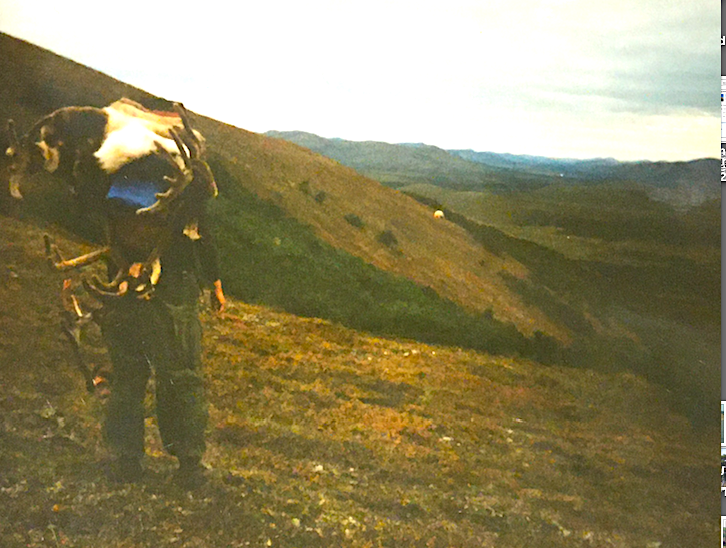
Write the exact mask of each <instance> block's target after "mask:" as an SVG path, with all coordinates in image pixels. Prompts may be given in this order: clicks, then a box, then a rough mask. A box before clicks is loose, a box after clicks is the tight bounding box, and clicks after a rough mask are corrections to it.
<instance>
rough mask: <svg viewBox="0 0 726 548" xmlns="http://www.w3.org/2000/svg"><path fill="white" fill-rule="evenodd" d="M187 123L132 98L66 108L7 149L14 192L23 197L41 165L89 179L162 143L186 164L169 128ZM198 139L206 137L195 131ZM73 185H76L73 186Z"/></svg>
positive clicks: (40, 122) (171, 114)
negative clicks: (95, 172)
mask: <svg viewBox="0 0 726 548" xmlns="http://www.w3.org/2000/svg"><path fill="white" fill-rule="evenodd" d="M182 127H183V122H182V119H181V117H180V116H179V115H178V114H176V113H174V112H159V111H151V110H148V109H146V108H144V107H143V106H142V105H140V104H139V103H136V102H135V101H132V100H131V99H127V98H122V99H119V100H118V101H116V102H114V103H112V104H110V105H109V106H107V107H104V108H101V109H99V108H95V107H78V106H71V107H64V108H61V109H58V110H56V111H54V112H53V113H51V114H49V115H48V116H45V117H44V118H42V119H41V120H39V121H38V122H36V124H35V125H34V126H33V128H32V129H31V130H30V131H29V132H28V133H27V134H26V135H25V137H24V138H23V140H22V141H17V140H15V142H14V143H13V144H11V146H10V147H9V148H8V150H7V155H8V156H9V157H10V159H11V164H12V168H11V176H10V193H11V194H12V195H13V196H14V197H16V198H20V197H22V193H21V186H22V183H23V180H24V178H25V177H27V176H29V175H30V174H32V173H33V172H34V171H37V170H38V169H39V168H41V167H42V169H43V170H45V171H46V172H49V173H59V174H61V175H63V176H66V177H68V176H70V180H71V181H74V183H75V180H76V179H78V178H80V177H81V175H80V174H79V173H78V171H79V170H84V173H83V176H84V177H86V178H87V177H88V169H93V168H97V169H100V171H101V172H102V173H103V174H106V175H109V174H113V173H115V172H116V171H118V170H119V169H120V168H121V167H123V166H124V165H126V164H128V163H130V162H133V161H135V160H137V159H139V158H142V157H144V156H147V155H149V154H154V153H155V152H156V151H157V146H160V147H162V148H164V149H166V150H167V151H169V153H170V154H171V155H172V157H173V158H174V159H175V161H176V162H177V163H178V164H179V165H180V167H183V161H182V160H181V159H180V157H179V149H178V147H177V145H176V143H175V142H174V140H173V139H172V138H171V133H170V130H171V129H174V128H176V129H180V128H182ZM194 134H195V135H196V137H197V138H198V140H199V142H200V143H204V139H203V137H202V136H201V134H199V133H198V132H197V131H196V130H195V131H194ZM74 183H72V184H74Z"/></svg>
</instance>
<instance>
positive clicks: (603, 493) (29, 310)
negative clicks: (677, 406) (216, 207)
mask: <svg viewBox="0 0 726 548" xmlns="http://www.w3.org/2000/svg"><path fill="white" fill-rule="evenodd" d="M52 235H53V236H54V238H55V239H56V241H57V242H58V244H59V245H60V246H61V248H62V249H64V250H67V251H68V252H69V253H71V252H80V251H82V250H84V249H86V248H85V247H84V246H82V245H80V244H78V243H77V242H74V241H71V240H68V239H66V238H63V237H62V235H61V234H58V233H55V232H53V233H52ZM42 250H43V245H42V231H41V230H39V229H38V228H37V227H35V226H33V225H30V224H27V223H23V222H20V221H17V220H14V219H10V218H7V217H0V264H1V265H2V268H0V278H1V283H0V329H2V333H3V340H2V341H0V363H2V364H4V366H3V367H2V368H0V409H2V415H0V416H1V417H2V419H1V420H0V470H1V471H2V473H1V474H0V545H2V546H4V547H8V548H16V547H17V548H20V547H21V546H22V547H47V546H52V547H55V546H74V547H77V548H97V547H98V546H104V547H105V548H122V547H130V546H154V547H159V548H162V547H167V546H169V547H171V546H181V547H185V548H194V547H205V548H214V547H220V548H221V547H229V546H280V547H290V548H293V547H294V548H301V547H328V546H349V547H361V548H363V547H369V546H390V547H397V548H398V547H402V548H405V547H424V546H426V547H431V546H434V547H439V546H440V547H446V546H462V547H472V548H474V547H477V548H479V547H493V548H507V547H512V546H537V547H538V548H568V547H573V548H574V547H576V548H585V547H591V546H611V547H617V548H636V547H638V548H642V547H645V546H660V547H661V548H691V547H692V548H701V547H702V546H709V545H713V544H715V543H716V542H717V538H718V520H715V519H714V516H716V515H717V514H716V512H717V508H716V507H717V504H718V495H717V494H716V478H717V476H718V473H717V472H718V469H717V466H716V464H715V463H716V461H715V459H714V456H713V447H714V446H715V443H716V439H715V436H714V437H713V439H707V437H704V436H703V435H702V434H700V433H698V434H696V433H694V431H693V430H692V428H691V426H690V425H689V424H688V423H687V421H685V420H684V419H683V418H682V417H680V416H678V415H674V414H673V413H672V412H670V411H669V410H668V399H669V396H668V394H667V392H666V391H665V390H663V389H661V388H658V387H656V386H653V385H650V384H648V383H646V382H644V381H643V380H642V379H641V378H638V377H636V376H633V375H631V374H628V373H618V374H601V373H595V372H592V371H585V370H577V369H569V368H560V367H543V366H541V365H538V364H536V363H533V362H530V361H527V360H518V359H511V358H503V357H494V356H491V355H488V354H482V353H475V352H471V351H465V350H462V349H458V348H447V347H442V346H429V345H425V344H421V343H417V342H413V341H407V340H397V339H383V338H377V337H373V336H371V335H369V334H366V333H362V332H356V331H352V330H349V329H346V328H343V327H341V326H339V325H336V324H332V323H329V322H325V321H321V320H317V319H301V318H298V317H295V316H292V315H289V314H282V313H278V312H273V311H271V310H269V309H266V308H263V307H256V306H249V305H245V304H242V303H239V302H236V301H234V300H232V301H231V302H230V307H229V311H228V313H226V314H224V315H223V316H222V317H213V316H210V315H208V314H205V315H204V318H203V320H204V325H205V338H204V348H205V359H204V360H205V371H206V374H207V390H208V397H209V400H210V403H211V421H210V426H209V432H208V436H207V438H208V442H209V443H208V451H207V454H206V457H205V461H204V462H205V465H206V466H207V467H208V468H209V471H208V473H209V476H210V482H209V484H208V485H207V486H205V487H204V488H202V489H201V490H199V491H197V492H194V493H191V494H189V493H184V492H181V491H179V490H178V489H177V488H175V487H174V485H173V484H171V483H170V475H171V473H172V471H173V469H174V462H173V459H171V458H169V457H168V456H166V455H164V454H163V453H162V452H161V449H160V442H159V439H158V433H157V431H156V428H155V419H154V417H153V411H152V410H151V409H150V410H149V418H148V419H147V427H148V428H147V432H148V440H147V447H148V449H147V456H146V458H145V466H146V468H147V473H146V477H145V479H144V481H143V482H142V483H140V484H136V485H130V486H117V485H113V484H110V483H109V482H108V481H107V480H106V479H105V476H104V471H103V470H104V466H103V463H104V459H105V458H106V456H107V455H106V453H105V450H104V448H103V444H102V441H101V436H100V426H99V423H100V421H101V419H102V416H103V402H101V401H99V400H98V399H97V398H95V397H93V396H89V395H88V394H87V393H85V391H84V388H83V383H82V381H81V379H80V376H79V375H78V374H77V373H76V371H75V370H74V369H73V366H72V364H71V362H70V359H71V354H70V351H69V348H68V347H67V346H66V343H65V342H64V341H63V339H62V337H61V335H60V333H59V331H58V327H57V326H58V321H59V313H60V309H61V305H60V302H59V300H58V296H59V295H58V293H59V289H60V276H59V275H58V274H51V273H49V272H48V271H47V267H46V265H45V261H44V258H43V251H42ZM92 335H93V334H92V333H91V334H90V335H89V337H88V344H89V346H87V347H86V348H87V352H88V355H89V357H90V359H93V360H96V361H98V360H101V361H103V360H105V359H106V358H105V356H104V353H103V351H102V350H101V349H100V348H98V346H97V345H98V341H97V337H95V336H92Z"/></svg>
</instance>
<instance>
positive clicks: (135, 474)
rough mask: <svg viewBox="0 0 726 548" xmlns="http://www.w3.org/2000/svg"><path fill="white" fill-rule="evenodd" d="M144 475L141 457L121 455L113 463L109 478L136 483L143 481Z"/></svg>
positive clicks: (116, 481) (119, 481)
mask: <svg viewBox="0 0 726 548" xmlns="http://www.w3.org/2000/svg"><path fill="white" fill-rule="evenodd" d="M143 475H144V470H143V468H141V460H140V459H137V458H133V457H119V458H117V459H116V460H115V461H113V462H112V463H111V469H110V471H109V474H108V479H109V480H110V481H112V482H113V483H136V482H137V481H141V478H142V477H143Z"/></svg>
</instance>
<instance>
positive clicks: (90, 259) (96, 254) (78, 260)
mask: <svg viewBox="0 0 726 548" xmlns="http://www.w3.org/2000/svg"><path fill="white" fill-rule="evenodd" d="M43 240H44V241H45V258H46V259H47V260H48V264H50V266H51V268H53V269H54V270H60V271H61V272H65V271H66V270H72V269H74V268H81V267H84V266H88V265H89V264H93V263H95V262H98V261H99V260H100V259H103V258H104V257H107V256H108V254H109V252H110V251H111V248H110V247H108V246H107V247H103V248H101V249H97V250H95V251H91V252H90V253H86V254H85V255H81V256H80V257H75V258H73V259H64V258H63V256H62V255H61V253H60V250H59V249H58V246H57V245H55V244H54V243H53V241H52V240H51V239H50V236H49V235H48V234H45V235H43Z"/></svg>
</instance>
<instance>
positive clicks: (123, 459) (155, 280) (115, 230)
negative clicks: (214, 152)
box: [7, 98, 225, 487]
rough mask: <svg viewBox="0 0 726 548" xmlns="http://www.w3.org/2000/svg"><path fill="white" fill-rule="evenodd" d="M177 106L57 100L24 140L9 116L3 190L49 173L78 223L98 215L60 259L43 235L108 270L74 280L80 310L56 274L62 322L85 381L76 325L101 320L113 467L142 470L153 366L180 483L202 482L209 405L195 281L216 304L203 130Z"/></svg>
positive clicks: (211, 186)
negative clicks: (86, 307) (67, 191)
mask: <svg viewBox="0 0 726 548" xmlns="http://www.w3.org/2000/svg"><path fill="white" fill-rule="evenodd" d="M174 108H175V112H158V111H149V110H147V109H146V108H144V107H143V106H141V105H140V104H138V103H136V102H134V101H131V100H129V99H125V98H124V99H121V100H119V101H116V102H114V103H113V104H111V105H109V106H108V107H105V108H102V109H99V108H94V107H66V108H62V109H59V110H57V111H55V112H53V113H51V114H50V115H48V116H46V117H44V118H42V119H41V120H39V121H38V122H37V123H36V124H35V125H34V126H33V128H32V129H31V130H30V131H29V132H28V133H27V134H26V135H25V136H24V137H23V138H22V139H18V138H17V136H16V135H15V129H14V124H13V122H12V121H10V122H9V124H8V126H9V130H10V136H11V146H10V147H9V148H8V150H7V155H8V156H9V157H10V160H11V166H10V170H11V176H10V192H11V194H12V195H13V196H14V197H16V198H21V197H22V189H23V184H24V182H25V181H26V180H28V179H29V178H30V177H32V176H33V174H34V173H36V172H39V171H45V172H49V173H53V174H54V175H55V176H57V177H58V178H60V179H61V180H62V181H63V182H64V183H65V184H68V185H70V186H71V188H72V190H73V192H74V195H75V197H76V199H77V200H78V201H79V204H80V210H81V211H82V213H83V215H84V217H86V218H87V219H86V220H87V221H88V222H97V223H100V225H101V227H102V230H103V233H104V234H105V239H106V245H105V246H104V247H103V248H101V249H98V250H96V251H93V252H91V253H88V254H86V255H83V256H80V257H76V258H74V259H64V258H63V257H62V255H61V253H60V251H59V250H58V249H57V248H56V246H55V245H53V243H52V242H51V241H50V239H49V238H48V237H46V250H47V255H48V260H49V262H50V263H51V265H52V266H53V268H55V269H56V270H60V271H69V270H76V269H81V268H83V267H84V266H87V265H90V264H92V263H94V262H97V261H99V260H103V261H105V263H106V265H107V268H108V272H109V278H108V280H107V281H104V280H101V279H100V278H99V277H98V276H92V277H89V276H84V277H83V278H82V283H83V286H84V287H85V289H86V291H87V292H88V294H89V295H91V296H92V297H93V298H94V299H95V300H96V301H98V302H100V303H101V307H100V308H96V309H95V310H93V311H92V312H88V313H87V312H84V311H83V310H82V309H81V307H80V305H79V301H78V299H77V298H76V296H75V295H74V294H73V289H74V287H73V286H74V282H73V280H72V278H68V279H66V280H65V281H64V283H63V289H62V301H63V306H64V309H65V317H64V318H65V319H64V323H63V329H64V332H65V333H66V335H67V336H68V339H69V340H70V342H71V343H72V345H73V348H74V352H75V355H76V359H77V360H78V362H79V367H80V368H81V370H82V371H83V372H84V376H85V378H86V386H87V388H88V389H89V390H90V391H93V390H94V388H95V385H96V384H97V382H98V379H97V378H96V373H97V371H92V370H89V369H88V368H87V367H86V366H85V364H84V363H83V361H82V360H83V356H82V353H81V352H80V347H79V344H80V331H81V328H82V327H83V325H84V324H86V323H88V322H89V321H94V322H96V323H97V324H98V325H99V326H100V327H101V332H102V334H103V339H104V342H105V344H106V345H107V347H108V352H109V356H110V358H111V363H112V366H113V383H112V386H111V391H110V398H109V401H108V403H107V416H106V422H105V429H104V432H105V436H106V440H107V442H108V444H109V446H110V447H111V449H112V451H113V453H114V456H115V460H114V462H113V464H112V469H111V476H112V478H113V479H115V480H117V481H122V482H129V481H136V480H139V479H140V478H141V476H142V466H141V459H142V457H143V455H144V406H143V402H144V396H145V393H146V386H147V383H148V380H149V378H150V375H151V373H152V371H153V373H154V375H155V380H156V398H157V405H156V407H157V418H158V424H159V430H160V433H161V437H162V441H163V443H164V447H165V449H166V450H167V451H169V453H171V454H172V455H174V456H176V457H177V458H178V459H179V470H178V471H177V473H176V475H175V477H176V479H177V480H178V481H179V483H180V484H182V485H183V486H185V487H195V486H196V485H199V484H200V483H202V482H203V480H204V476H203V470H204V468H203V467H202V465H201V458H202V455H203V454H204V450H205V441H204V430H205V427H206V423H207V405H206V401H205V398H204V391H203V379H202V371H201V323H200V321H199V317H198V310H197V308H198V300H199V292H200V287H201V286H200V284H201V283H202V282H206V283H207V284H209V285H211V286H213V287H214V291H213V300H214V302H215V305H216V308H217V309H218V310H220V311H221V310H222V309H223V307H224V303H225V298H224V293H223V291H222V285H221V281H220V276H219V271H218V266H217V256H216V250H215V247H214V243H213V241H212V235H211V233H210V231H209V230H208V227H207V220H206V215H205V205H206V201H207V200H208V199H209V198H211V197H214V196H216V195H217V186H216V183H215V181H214V176H213V174H212V171H211V169H210V168H209V165H208V164H207V163H206V161H205V159H204V156H205V146H204V138H203V137H202V136H201V134H200V133H199V132H198V131H196V130H194V129H193V128H192V127H191V123H190V120H189V116H188V114H187V111H186V110H185V109H184V107H183V106H182V105H181V104H175V105H174Z"/></svg>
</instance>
